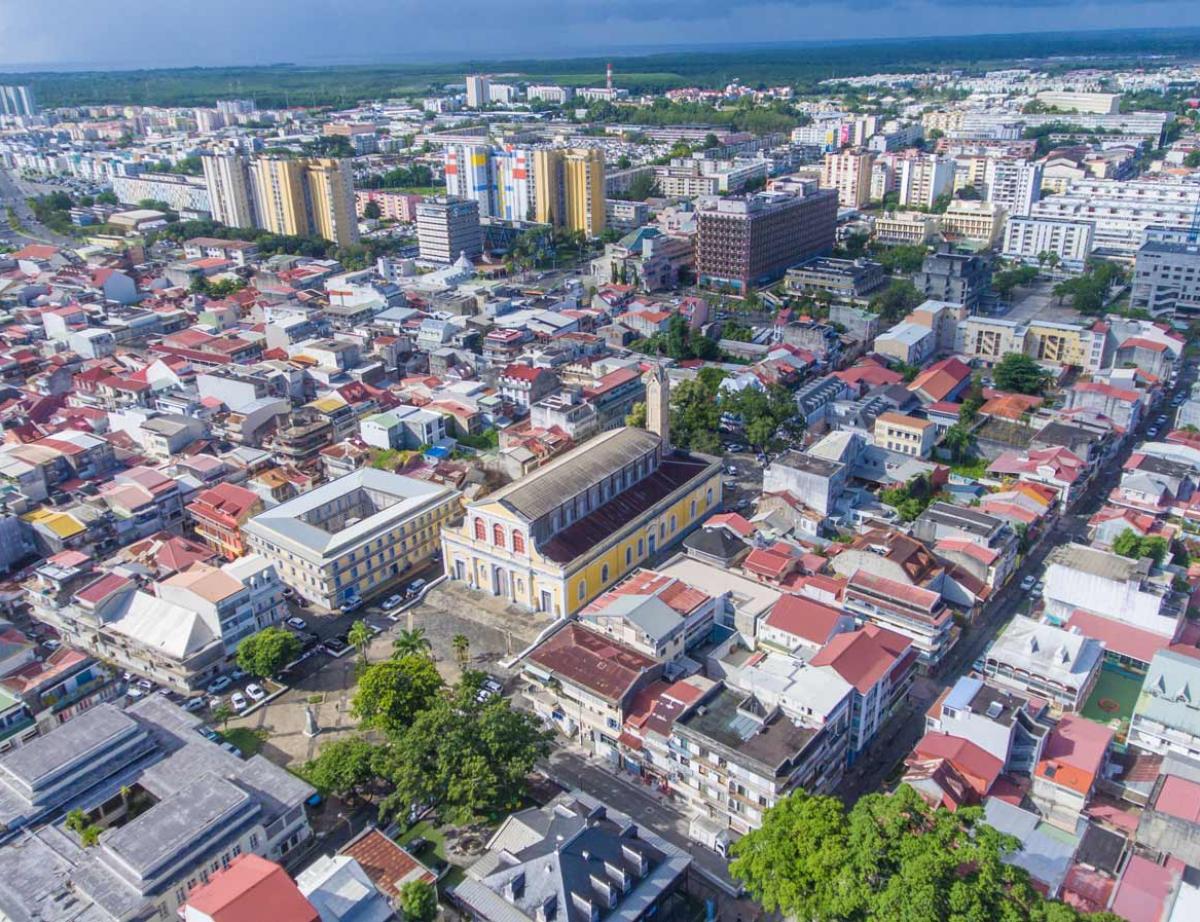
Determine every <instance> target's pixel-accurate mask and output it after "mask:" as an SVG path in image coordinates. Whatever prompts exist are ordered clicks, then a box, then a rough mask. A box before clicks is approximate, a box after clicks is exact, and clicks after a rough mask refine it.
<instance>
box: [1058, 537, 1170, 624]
mask: <svg viewBox="0 0 1200 922" xmlns="http://www.w3.org/2000/svg"><path fill="white" fill-rule="evenodd" d="M1154 571H1155V568H1154V564H1153V561H1152V560H1151V559H1150V558H1148V557H1144V558H1142V559H1141V560H1132V559H1130V558H1129V557H1122V556H1121V555H1120V554H1114V553H1112V552H1111V551H1102V550H1099V549H1098V548H1094V547H1088V546H1087V545H1085V544H1065V545H1061V546H1059V547H1056V548H1055V549H1054V550H1053V551H1051V552H1050V555H1049V557H1048V558H1047V566H1046V577H1045V581H1046V588H1045V590H1044V592H1043V596H1044V598H1045V600H1046V618H1047V620H1049V621H1050V622H1051V623H1058V624H1061V623H1064V622H1066V621H1067V620H1068V619H1069V618H1070V617H1071V615H1072V614H1074V612H1075V611H1076V610H1078V609H1082V610H1084V611H1087V612H1092V613H1093V614H1097V615H1102V616H1104V617H1106V618H1111V619H1112V620H1114V621H1118V622H1121V623H1122V624H1126V625H1129V626H1131V627H1135V628H1139V629H1142V630H1147V631H1150V632H1152V633H1155V634H1158V635H1161V636H1163V637H1165V638H1167V639H1168V640H1171V639H1174V638H1175V636H1176V635H1177V633H1178V631H1179V628H1180V623H1181V619H1182V618H1183V616H1184V611H1185V609H1186V604H1185V600H1184V598H1183V596H1182V595H1179V594H1176V593H1175V592H1174V590H1173V589H1172V585H1171V584H1172V577H1171V575H1170V573H1167V572H1164V571H1161V570H1159V571H1158V572H1154Z"/></svg>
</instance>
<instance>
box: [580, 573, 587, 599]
mask: <svg viewBox="0 0 1200 922" xmlns="http://www.w3.org/2000/svg"><path fill="white" fill-rule="evenodd" d="M585 598H587V580H586V579H582V580H580V581H579V601H580V602H582V601H583V600H584V599H585Z"/></svg>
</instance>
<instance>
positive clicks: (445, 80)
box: [0, 29, 1200, 108]
mask: <svg viewBox="0 0 1200 922" xmlns="http://www.w3.org/2000/svg"><path fill="white" fill-rule="evenodd" d="M1196 56H1200V29H1178V30H1166V29H1152V30H1137V31H1128V32H1071V33H1048V34H1026V35H981V36H962V37H944V36H943V37H938V38H924V39H906V40H875V41H847V42H836V43H821V44H816V43H814V44H763V45H756V46H745V47H740V48H738V49H736V50H735V49H728V50H720V49H715V48H714V49H697V50H694V51H677V52H671V53H660V54H646V55H640V56H626V57H622V56H619V55H614V56H612V57H611V60H612V61H613V64H614V70H615V75H614V76H615V82H616V84H617V86H620V87H624V88H627V89H629V90H630V91H632V92H635V93H636V92H652V91H662V90H664V89H670V88H672V87H678V86H692V85H700V86H724V85H725V84H726V83H728V82H729V81H730V80H732V79H734V78H737V79H740V80H741V81H742V82H743V83H744V84H747V85H749V86H756V85H769V86H773V85H793V86H795V87H797V88H798V89H799V90H800V91H802V92H806V91H808V92H811V91H814V90H815V87H816V85H817V84H818V83H819V82H820V81H821V80H825V79H828V78H836V77H850V76H856V75H861V74H870V73H877V72H882V71H886V72H907V71H920V70H927V69H931V68H938V67H940V68H946V67H951V68H953V67H958V68H962V69H964V70H968V71H970V72H981V71H983V70H987V69H994V68H997V67H1004V66H1019V65H1020V64H1022V63H1024V62H1026V61H1035V62H1039V63H1040V64H1041V66H1049V67H1051V68H1052V69H1053V68H1059V69H1068V68H1071V67H1080V66H1093V67H1103V66H1116V65H1121V64H1129V65H1136V66H1141V67H1152V66H1154V65H1155V64H1156V63H1158V62H1165V61H1166V60H1168V59H1171V58H1176V57H1196ZM608 60H610V58H608V57H594V58H568V59H557V60H553V59H543V60H533V59H531V60H482V61H461V62H457V63H447V64H421V65H416V64H412V65H404V64H396V65H376V66H344V67H331V66H326V67H308V66H304V65H298V64H281V65H276V66H271V67H244V68H237V67H213V68H202V67H197V68H183V69H160V70H132V71H90V72H58V73H50V72H47V73H32V74H29V73H26V74H0V83H14V82H15V83H28V84H31V85H32V86H33V87H34V90H35V92H36V93H37V97H38V101H39V102H40V103H41V104H42V105H44V106H70V105H89V104H93V105H94V104H102V103H123V104H135V105H163V106H198V105H211V104H212V103H213V101H214V100H216V99H221V98H230V97H234V96H237V97H251V98H253V99H255V100H256V101H257V102H258V104H259V105H260V106H263V107H268V108H270V107H279V106H330V105H332V106H343V105H350V104H352V103H354V102H356V101H357V100H360V99H379V98H389V97H404V96H413V95H417V94H422V93H426V92H431V91H433V90H434V89H435V88H440V87H442V86H444V85H446V84H450V83H461V80H462V75H463V74H465V73H472V72H482V73H505V74H517V75H521V76H524V77H528V78H532V79H536V80H539V81H543V82H559V83H564V84H569V85H574V86H582V85H594V84H598V83H600V82H601V81H602V80H603V78H604V67H605V64H606V62H607V61H608Z"/></svg>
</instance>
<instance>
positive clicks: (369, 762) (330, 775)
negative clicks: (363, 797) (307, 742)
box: [297, 736, 379, 798]
mask: <svg viewBox="0 0 1200 922" xmlns="http://www.w3.org/2000/svg"><path fill="white" fill-rule="evenodd" d="M378 754H379V747H378V746H374V745H372V744H371V743H370V742H368V741H367V739H366V738H365V737H362V736H348V737H345V738H343V739H340V740H335V741H334V742H332V743H326V744H325V745H324V746H322V747H321V751H320V752H319V753H317V757H316V758H315V759H312V760H311V761H309V762H306V763H304V765H302V766H301V767H300V769H299V770H298V772H297V774H299V775H300V777H301V778H303V779H304V780H305V781H307V782H308V783H309V784H311V785H312V786H313V787H315V788H316V789H317V790H318V791H320V792H321V793H322V794H324V795H326V796H328V795H330V794H333V795H334V796H336V797H343V798H344V797H356V796H358V794H359V792H360V791H361V790H362V789H363V788H364V787H366V786H367V785H368V784H370V783H371V781H372V780H373V779H374V778H375V760H376V758H377V757H378Z"/></svg>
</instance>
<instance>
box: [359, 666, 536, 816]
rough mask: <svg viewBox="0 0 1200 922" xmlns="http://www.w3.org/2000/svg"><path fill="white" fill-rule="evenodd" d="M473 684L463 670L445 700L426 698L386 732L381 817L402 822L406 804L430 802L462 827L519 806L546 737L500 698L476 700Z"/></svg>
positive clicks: (533, 720)
mask: <svg viewBox="0 0 1200 922" xmlns="http://www.w3.org/2000/svg"><path fill="white" fill-rule="evenodd" d="M480 679H481V674H480V673H477V672H472V671H468V672H467V673H465V674H464V676H463V680H462V681H461V682H460V683H459V685H458V686H456V688H455V690H454V693H453V694H452V695H450V696H444V695H443V696H438V697H437V698H435V699H433V700H431V701H430V702H429V704H428V706H427V707H426V708H425V709H423V710H421V711H420V712H419V713H417V714H416V715H415V716H414V717H413V718H412V719H411V720H410V721H408V722H407V724H406V725H404V726H402V727H400V728H398V731H397V732H395V733H394V734H393V737H392V742H391V743H389V744H388V746H387V753H386V756H385V757H384V758H383V759H382V760H381V768H382V772H383V774H384V777H386V778H387V780H388V781H389V782H390V783H391V784H392V786H393V791H392V793H391V794H390V795H389V796H388V797H387V798H386V799H385V800H384V802H383V804H381V806H380V813H381V815H382V816H385V817H386V816H396V817H400V818H403V817H405V816H407V813H408V810H409V809H410V807H411V805H412V804H415V803H435V804H437V805H438V807H439V809H440V810H441V811H442V815H443V817H451V818H453V821H455V822H459V821H461V822H467V821H470V820H471V819H473V818H475V817H480V816H491V815H495V814H497V813H499V812H502V811H505V810H509V809H512V808H513V807H515V806H516V805H517V804H519V803H520V800H521V797H522V795H523V793H524V790H525V776H526V775H527V774H528V773H529V772H530V770H532V768H533V766H534V763H535V762H536V761H537V760H538V759H539V758H541V757H543V756H544V755H545V754H546V753H547V752H548V751H549V745H550V744H549V740H550V734H549V733H548V732H547V731H545V730H543V729H542V728H541V726H540V724H539V723H538V721H537V719H536V718H535V717H533V716H532V715H530V714H526V713H525V712H523V711H516V710H513V708H512V707H511V706H510V704H509V702H508V701H507V700H506V699H504V698H499V697H496V698H491V699H489V700H488V701H487V702H486V703H481V702H479V701H478V700H477V691H478V687H479V681H480Z"/></svg>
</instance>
